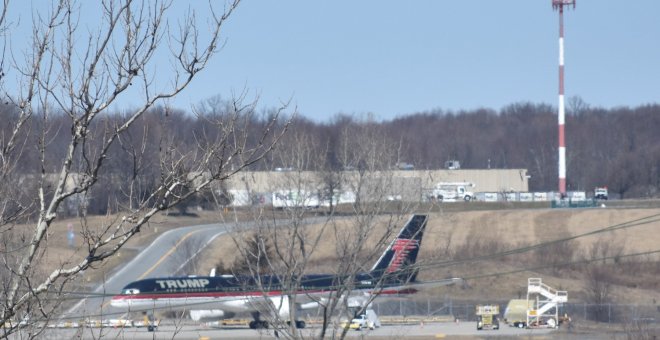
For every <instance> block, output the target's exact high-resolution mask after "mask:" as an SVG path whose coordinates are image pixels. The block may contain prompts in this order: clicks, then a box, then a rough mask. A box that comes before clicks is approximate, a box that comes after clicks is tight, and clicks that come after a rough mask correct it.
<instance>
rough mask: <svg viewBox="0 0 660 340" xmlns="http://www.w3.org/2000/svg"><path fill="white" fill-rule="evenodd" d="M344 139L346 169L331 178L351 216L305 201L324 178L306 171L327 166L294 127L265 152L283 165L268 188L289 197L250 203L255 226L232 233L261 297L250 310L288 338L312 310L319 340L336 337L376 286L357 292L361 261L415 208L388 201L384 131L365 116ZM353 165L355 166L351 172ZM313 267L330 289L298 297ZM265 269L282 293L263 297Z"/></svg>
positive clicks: (392, 150) (317, 145) (317, 146)
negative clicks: (268, 204) (269, 203)
mask: <svg viewBox="0 0 660 340" xmlns="http://www.w3.org/2000/svg"><path fill="white" fill-rule="evenodd" d="M342 136H343V137H342V140H341V141H340V143H341V144H342V148H341V150H343V151H344V152H343V153H340V155H341V156H340V157H339V164H340V165H339V166H340V168H342V169H346V171H339V170H337V173H336V178H335V179H336V180H337V181H341V183H336V184H335V185H336V187H337V188H342V190H346V191H350V192H351V193H352V196H353V197H354V199H353V201H352V202H350V203H344V204H342V206H341V207H339V208H340V209H341V211H342V212H344V211H345V212H348V213H350V215H351V217H341V216H338V215H335V214H334V213H335V212H336V211H337V210H336V209H335V210H330V211H329V212H328V211H327V210H326V209H325V208H324V207H321V208H314V207H312V204H310V203H309V201H310V200H311V199H312V198H311V194H316V193H318V192H319V190H320V191H321V192H322V191H323V188H325V186H326V185H327V183H325V182H324V180H325V178H324V177H319V176H318V175H314V174H311V173H310V172H308V171H304V170H306V169H312V168H318V167H320V164H323V165H325V164H327V163H326V160H325V159H324V157H325V154H326V153H325V152H323V150H324V148H323V145H324V143H323V142H321V141H319V140H318V138H316V136H312V135H310V134H307V133H305V132H304V131H300V130H298V129H297V130H296V131H295V132H292V133H291V134H288V135H287V136H286V139H285V140H284V141H282V142H281V143H280V144H279V146H278V150H277V152H275V153H273V154H271V155H270V156H271V157H272V158H273V159H274V161H273V163H274V164H278V165H280V164H281V165H282V166H283V167H285V168H286V170H285V171H277V172H273V176H271V177H270V179H269V184H270V185H271V186H272V188H270V189H271V191H272V192H274V193H275V195H277V194H280V195H282V196H287V197H286V199H285V200H286V202H287V204H284V205H283V206H282V207H281V208H280V209H274V210H272V211H271V210H267V209H265V208H263V207H256V209H255V210H254V216H255V222H256V223H255V228H254V230H251V231H249V232H243V231H242V230H238V231H239V233H235V234H233V237H234V241H235V243H236V248H237V249H238V251H239V253H240V255H239V256H240V257H242V258H245V259H250V260H248V261H242V262H241V263H243V264H245V265H246V266H247V268H242V271H243V272H247V273H249V277H251V278H250V279H249V283H250V284H253V285H256V286H257V289H262V292H263V297H261V298H260V299H253V300H252V303H254V304H255V306H253V307H254V309H255V310H260V311H261V312H260V313H259V314H257V313H255V315H253V316H255V321H256V322H259V321H258V320H261V318H263V319H264V320H265V321H266V322H268V323H269V324H270V325H271V326H272V327H274V328H275V329H277V330H278V332H280V334H281V335H283V336H286V337H289V338H299V337H300V336H301V335H300V333H299V332H298V330H297V329H296V323H295V322H289V321H293V320H298V319H300V318H301V316H302V315H303V314H304V313H309V312H310V310H311V312H312V313H317V316H320V317H321V319H322V320H323V324H322V329H321V331H320V334H319V335H318V338H324V337H326V336H328V335H329V334H331V333H332V334H335V331H336V330H337V328H338V327H339V326H340V323H339V319H340V318H348V319H351V318H353V316H354V314H355V313H356V312H359V311H360V310H362V309H366V308H367V307H368V305H369V304H370V302H371V301H372V300H373V298H375V297H376V296H377V295H378V292H377V291H378V290H376V293H375V294H373V295H370V296H368V295H364V294H361V295H359V297H356V295H355V289H357V288H358V287H356V286H355V285H356V283H355V278H356V275H357V274H358V273H362V272H368V271H369V269H370V268H367V267H365V266H370V265H371V263H374V262H375V261H376V259H377V258H378V256H379V255H380V254H382V252H383V250H384V248H385V247H386V246H387V244H388V243H389V242H390V241H391V239H392V237H393V236H394V234H395V232H396V231H397V230H398V228H399V227H400V226H401V225H402V224H403V222H404V219H405V218H407V217H408V215H407V214H408V213H410V212H411V210H412V208H413V206H412V205H411V204H410V203H409V202H391V201H389V200H388V198H390V197H392V196H393V195H392V194H393V192H392V191H391V190H392V187H393V186H392V185H391V184H392V182H393V180H392V177H391V176H392V172H391V171H387V170H390V168H391V166H392V165H394V163H395V161H396V157H397V154H396V151H397V144H392V143H389V142H388V141H387V138H386V137H384V134H383V133H382V131H381V130H379V129H378V127H377V126H376V125H375V124H371V123H370V122H368V121H366V122H365V123H364V124H363V125H362V124H360V125H354V126H351V127H350V128H347V130H345V131H343V132H342ZM318 150H321V151H320V152H319V151H318ZM315 151H316V152H315ZM319 162H320V163H319ZM351 166H353V167H355V169H356V170H350V169H351ZM289 194H291V195H289ZM289 196H290V197H289ZM321 196H322V195H321ZM274 199H275V198H274ZM283 199H284V198H283ZM313 199H315V200H316V201H317V202H318V204H319V205H322V206H323V205H324V204H329V202H326V201H324V200H320V199H319V196H316V197H315V198H313ZM271 214H272V215H271ZM255 240H256V241H255ZM248 245H251V246H248ZM255 245H258V246H255ZM269 254H270V255H269ZM332 259H337V260H332ZM319 272H325V273H330V274H331V276H330V277H331V278H332V279H333V280H334V281H333V282H332V286H333V287H334V289H333V290H332V291H330V292H328V293H327V294H325V295H324V296H323V297H318V296H315V295H311V296H308V297H306V298H304V299H303V298H302V297H301V296H300V295H299V293H300V291H301V290H304V287H301V285H303V284H304V283H303V282H302V281H301V280H302V278H303V277H304V275H305V274H313V273H319ZM264 274H272V275H274V276H275V277H276V278H277V280H276V281H275V282H276V284H277V287H278V290H280V289H281V291H282V296H276V297H274V296H271V295H269V293H270V292H271V291H272V288H273V287H271V285H272V284H273V281H271V280H270V279H269V278H270V277H271V276H269V275H266V276H264ZM253 289H254V288H253ZM301 300H304V301H301ZM358 300H359V301H358ZM303 305H304V306H305V307H302V306H303ZM300 308H309V310H301V309H300ZM255 325H256V323H255ZM346 331H347V329H343V330H341V329H340V331H339V333H338V334H337V335H336V337H337V338H344V337H345V336H346ZM333 336H335V335H333Z"/></svg>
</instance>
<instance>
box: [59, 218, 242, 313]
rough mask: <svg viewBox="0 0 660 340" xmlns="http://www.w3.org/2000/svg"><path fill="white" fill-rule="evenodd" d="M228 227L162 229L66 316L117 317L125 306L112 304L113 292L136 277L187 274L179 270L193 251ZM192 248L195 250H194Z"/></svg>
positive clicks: (200, 226) (119, 289) (136, 278)
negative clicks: (116, 307)
mask: <svg viewBox="0 0 660 340" xmlns="http://www.w3.org/2000/svg"><path fill="white" fill-rule="evenodd" d="M228 228H230V224H206V225H196V226H190V227H183V228H177V229H174V230H170V231H167V232H165V233H163V234H162V235H160V236H159V237H158V238H157V239H156V240H154V242H153V243H151V244H150V245H149V246H148V247H146V248H145V249H144V250H141V251H140V252H139V254H138V255H137V256H136V257H135V258H133V259H132V260H131V261H130V262H129V263H127V264H126V265H124V266H123V267H122V268H121V269H120V270H119V271H117V273H115V274H114V275H113V276H111V277H109V278H108V279H106V281H105V282H104V283H103V284H101V285H100V286H99V287H98V288H96V289H95V290H94V294H98V295H99V297H88V298H85V299H83V300H82V301H80V302H79V303H78V304H76V305H75V306H74V307H73V308H71V309H70V310H69V311H68V312H67V313H65V317H66V318H71V319H80V318H83V317H90V318H94V319H105V318H117V317H118V316H120V315H121V314H123V313H124V312H125V310H118V309H115V308H113V307H111V306H110V305H109V301H110V298H111V297H112V295H114V294H117V293H119V292H120V291H121V289H122V288H123V287H124V286H126V284H128V283H130V282H133V281H135V280H140V279H145V278H150V277H163V276H172V275H175V274H184V275H185V274H187V273H176V272H177V271H178V269H179V268H181V267H182V266H183V264H184V263H185V262H186V261H188V260H189V259H190V258H189V256H190V255H192V254H194V253H196V252H198V251H201V249H202V248H204V247H205V246H206V245H207V244H209V243H210V242H211V241H213V239H215V238H216V237H217V236H219V235H222V234H224V233H226V232H227V230H228ZM192 249H196V250H195V251H192V252H191V250H192ZM182 254H183V255H185V257H184V256H182Z"/></svg>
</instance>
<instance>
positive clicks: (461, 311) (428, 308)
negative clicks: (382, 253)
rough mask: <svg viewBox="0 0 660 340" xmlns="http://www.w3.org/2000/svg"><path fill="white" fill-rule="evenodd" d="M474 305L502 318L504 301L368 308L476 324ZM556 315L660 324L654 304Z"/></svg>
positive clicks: (582, 307)
mask: <svg viewBox="0 0 660 340" xmlns="http://www.w3.org/2000/svg"><path fill="white" fill-rule="evenodd" d="M478 304H496V305H499V306H500V312H501V314H502V315H503V314H504V311H505V310H506V306H507V304H508V300H502V301H484V302H483V303H475V302H466V301H455V300H452V299H431V298H429V299H415V300H405V299H401V300H399V301H383V302H379V301H378V300H376V301H374V303H373V304H372V308H373V309H374V311H375V312H376V314H378V315H379V316H402V317H406V316H426V317H435V316H447V315H450V316H453V318H455V319H459V320H466V321H470V320H476V316H475V309H476V306H477V305H478ZM559 314H560V315H564V314H568V316H570V317H571V319H572V320H589V321H596V322H604V323H629V322H646V323H652V324H656V323H660V305H658V304H648V305H639V304H614V303H608V304H588V303H565V304H563V305H561V306H560V307H559Z"/></svg>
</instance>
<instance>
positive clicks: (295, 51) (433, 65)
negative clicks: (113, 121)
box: [125, 0, 660, 121]
mask: <svg viewBox="0 0 660 340" xmlns="http://www.w3.org/2000/svg"><path fill="white" fill-rule="evenodd" d="M175 4H176V6H187V5H188V2H187V1H181V0H175ZM659 13H660V1H658V0H633V1H614V0H577V8H576V9H575V10H569V11H568V12H567V13H566V16H565V23H566V95H567V96H568V97H570V96H574V95H579V96H581V97H582V98H583V99H584V101H586V102H587V103H589V104H590V105H592V106H602V107H606V108H609V107H615V106H621V105H626V106H636V105H642V104H647V103H655V102H660V22H658V19H657V18H658V14H659ZM557 15H558V14H557V13H556V12H554V11H553V10H552V6H551V0H509V1H495V0H459V1H448V0H418V1H391V0H357V1H356V0H333V1H312V0H278V1H274V0H244V2H243V3H242V4H241V5H240V7H239V9H238V10H237V11H236V12H235V13H234V15H233V16H232V17H231V18H230V21H229V22H228V23H227V26H226V27H225V31H224V37H225V38H226V45H225V47H224V49H223V50H222V51H221V53H220V54H219V55H217V57H216V58H215V59H214V60H213V62H212V63H211V64H210V66H209V69H208V70H207V71H206V73H204V74H202V75H201V76H200V77H199V78H197V79H196V80H195V82H194V83H193V84H192V85H191V86H190V88H188V89H187V90H186V91H184V92H183V93H182V94H181V95H180V96H179V97H178V98H177V99H175V100H172V104H173V105H175V106H177V107H180V108H184V109H185V108H187V107H189V106H190V105H191V104H195V103H198V102H200V101H201V100H204V99H206V98H209V97H212V96H215V95H220V96H221V97H224V98H229V97H231V96H232V94H233V93H239V92H241V91H243V90H244V89H247V91H248V92H249V94H250V95H251V96H259V103H260V104H259V106H260V107H261V108H270V107H276V106H278V105H279V103H280V102H284V101H288V100H289V99H290V100H291V102H292V103H293V105H295V106H296V107H297V109H298V112H299V113H300V114H302V115H304V116H306V117H309V118H312V119H314V120H317V121H326V120H328V119H331V117H333V116H334V115H335V114H337V113H346V114H364V113H373V114H374V115H375V117H377V118H380V119H391V118H394V117H396V116H399V115H405V114H409V113H414V112H420V111H428V110H433V109H444V110H460V109H474V108H479V107H488V108H493V109H500V108H501V107H502V106H505V105H508V104H511V103H516V102H521V101H531V102H535V103H549V104H552V105H556V102H557V87H558V85H557V82H558V80H557V63H558V42H557V39H558V19H557V18H558V17H557ZM125 104H129V105H130V99H129V100H128V102H127V103H125Z"/></svg>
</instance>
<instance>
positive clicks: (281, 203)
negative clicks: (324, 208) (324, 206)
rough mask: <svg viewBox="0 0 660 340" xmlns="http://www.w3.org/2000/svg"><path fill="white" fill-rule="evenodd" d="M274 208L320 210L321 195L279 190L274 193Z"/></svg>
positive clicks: (302, 191)
mask: <svg viewBox="0 0 660 340" xmlns="http://www.w3.org/2000/svg"><path fill="white" fill-rule="evenodd" d="M272 202H273V208H278V209H292V208H318V207H319V205H320V204H321V202H320V200H319V195H318V194H317V193H314V192H307V191H304V190H278V191H275V192H273V200H272Z"/></svg>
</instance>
